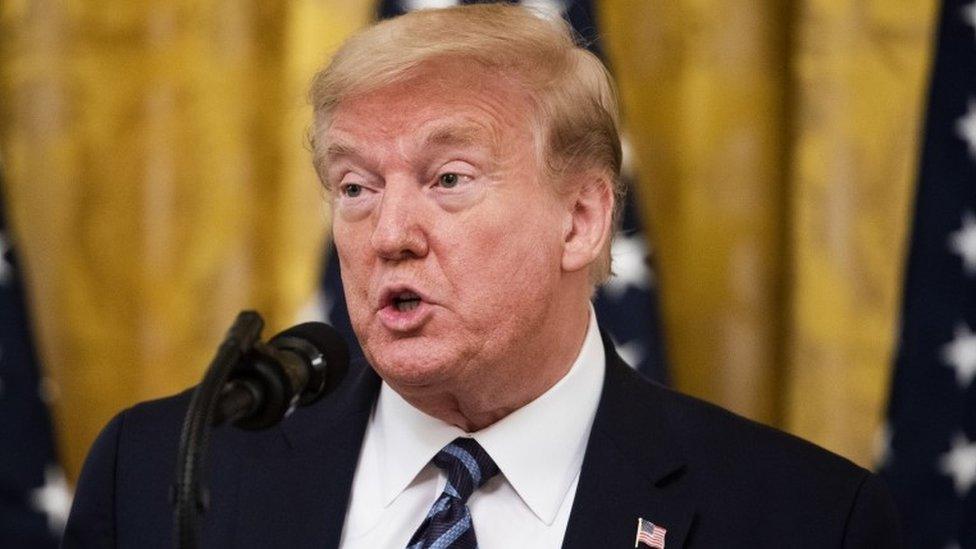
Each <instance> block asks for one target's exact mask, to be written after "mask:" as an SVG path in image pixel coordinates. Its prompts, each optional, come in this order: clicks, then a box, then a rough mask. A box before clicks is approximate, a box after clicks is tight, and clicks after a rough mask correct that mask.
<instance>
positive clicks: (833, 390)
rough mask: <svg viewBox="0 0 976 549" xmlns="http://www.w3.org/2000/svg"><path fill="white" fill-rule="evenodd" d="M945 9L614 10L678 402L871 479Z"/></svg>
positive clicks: (838, 4) (760, 6)
mask: <svg viewBox="0 0 976 549" xmlns="http://www.w3.org/2000/svg"><path fill="white" fill-rule="evenodd" d="M935 9H936V2H934V1H933V0H926V1H922V2H918V1H916V0H890V1H889V0H874V1H867V2H862V1H855V0H805V1H795V2H780V1H776V0H764V1H763V0H749V1H747V0H729V1H723V2H712V1H706V0H675V1H673V2H656V1H655V2H646V1H644V0H605V1H604V2H603V3H602V4H601V11H600V15H601V17H602V20H603V25H602V27H603V29H604V36H605V38H606V39H607V42H608V46H609V48H608V49H609V54H610V61H611V63H612V64H613V66H614V69H615V73H616V75H617V77H618V81H619V84H620V89H621V96H622V98H623V104H624V108H625V110H626V113H625V115H626V119H627V120H628V125H629V127H630V133H631V135H632V137H633V141H634V150H635V156H636V157H637V160H638V163H639V165H640V170H641V172H642V175H643V178H644V182H643V185H642V186H641V188H640V189H639V193H638V194H639V195H640V198H641V202H642V204H643V206H644V210H643V211H644V213H645V216H646V221H647V226H648V227H649V228H650V232H651V234H652V236H651V240H652V241H653V242H654V244H655V246H656V254H657V258H658V262H659V265H658V269H659V280H660V287H659V290H660V299H661V304H662V309H663V311H662V312H663V322H664V324H665V336H666V340H667V345H668V350H669V354H670V359H671V366H672V371H673V375H674V378H675V381H676V384H677V386H678V387H679V388H681V389H684V390H687V391H689V392H691V393H693V394H696V395H699V396H702V397H704V398H706V399H709V400H712V401H715V402H718V403H720V404H723V405H725V406H727V407H730V408H732V409H733V410H736V411H738V412H740V413H743V414H745V415H747V416H750V417H753V418H756V419H758V420H761V421H763V422H766V423H770V424H773V425H776V426H779V427H782V428H785V429H787V430H790V431H792V432H794V433H796V434H799V435H800V436H803V437H805V438H809V439H812V440H814V441H815V442H818V443H820V444H822V445H824V446H826V447H828V448H830V449H832V450H834V451H837V452H839V453H841V454H843V455H845V456H848V457H850V458H852V459H854V460H855V461H858V462H859V463H861V464H864V465H870V464H871V460H872V453H871V445H872V442H871V441H872V436H873V433H874V432H875V431H876V430H877V428H878V425H879V422H880V420H881V417H882V411H883V406H884V402H885V396H886V390H887V380H888V375H889V371H890V364H891V352H892V346H893V343H894V336H895V332H896V328H897V313H898V303H899V297H900V294H899V292H900V287H901V277H902V264H903V255H904V248H905V244H904V241H905V237H906V228H907V220H908V213H909V208H908V205H909V202H910V197H911V191H912V188H913V175H914V162H915V158H916V154H917V139H916V138H917V135H918V131H919V129H920V128H919V122H920V120H921V115H922V111H923V109H922V98H923V95H924V93H923V92H924V89H925V85H926V82H927V78H926V76H927V69H928V60H929V58H930V54H931V37H932V28H933V23H934V17H935Z"/></svg>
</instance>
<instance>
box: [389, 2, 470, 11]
mask: <svg viewBox="0 0 976 549" xmlns="http://www.w3.org/2000/svg"><path fill="white" fill-rule="evenodd" d="M458 1H459V0H402V1H401V2H400V7H402V8H403V11H414V10H425V9H433V8H450V7H451V6H456V5H458Z"/></svg>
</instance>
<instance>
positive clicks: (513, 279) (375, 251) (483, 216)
mask: <svg viewBox="0 0 976 549" xmlns="http://www.w3.org/2000/svg"><path fill="white" fill-rule="evenodd" d="M472 65H473V64H467V65H466V64H464V63H459V62H440V63H436V64H431V65H429V66H427V67H426V68H425V69H424V70H423V71H422V72H421V73H420V74H419V75H417V76H415V77H413V78H411V79H410V80H407V81H405V82H400V83H397V84H393V85H390V86H387V87H385V88H380V89H379V90H376V91H373V92H370V93H368V94H365V95H360V96H357V97H354V98H350V99H347V100H345V101H343V102H342V103H341V104H340V105H339V106H338V108H337V109H336V110H335V112H334V114H333V117H332V124H331V126H330V127H329V129H328V131H327V134H326V138H325V140H324V141H325V145H324V146H326V147H328V156H327V162H328V167H327V178H328V183H329V184H330V186H331V187H332V188H333V189H334V216H333V233H334V239H335V244H336V247H337V248H338V252H339V259H340V262H341V266H342V281H343V284H344V285H345V290H346V298H347V301H348V305H349V314H350V318H351V320H352V324H353V327H354V328H355V330H356V334H357V336H358V337H359V340H360V342H361V344H362V345H363V349H364V351H365V353H366V355H367V358H369V360H370V362H371V364H372V365H373V366H374V368H376V370H377V371H378V372H379V373H380V375H381V376H383V378H384V379H386V381H387V382H388V383H390V384H391V385H393V386H394V388H397V389H398V390H401V391H402V390H408V391H409V390H411V388H412V389H414V390H423V389H424V388H429V387H433V388H446V389H447V390H448V391H450V390H452V389H454V388H459V387H460V388H463V389H464V390H472V389H473V388H476V387H478V386H479V384H480V383H482V382H490V381H491V378H492V377H498V376H512V375H518V374H519V373H521V372H523V371H524V367H527V366H526V364H527V363H531V362H532V361H533V360H535V359H536V358H537V357H533V356H532V349H534V348H537V347H538V348H541V347H540V346H538V345H535V344H534V341H533V338H537V337H539V334H540V332H541V331H542V330H541V328H542V327H543V326H544V325H545V324H546V323H547V322H549V321H551V320H552V315H554V314H561V313H556V312H555V309H556V308H555V307H554V306H553V304H554V303H555V302H556V301H557V300H558V297H559V292H558V289H559V282H560V276H561V271H560V258H561V255H562V243H563V240H564V236H565V232H566V228H567V227H568V224H569V215H570V214H569V212H568V211H567V208H566V207H564V206H563V205H562V201H561V200H560V199H559V197H558V196H557V195H556V193H554V192H553V190H552V187H551V185H550V183H549V182H548V181H544V180H543V176H542V171H541V170H540V163H539V159H538V157H537V154H538V153H537V147H536V143H535V139H534V136H533V132H532V126H531V122H530V120H531V116H530V114H531V110H530V103H529V99H528V96H527V95H525V93H524V92H523V91H521V90H520V89H519V87H518V86H517V85H513V82H512V81H510V80H508V79H504V78H500V77H499V76H498V75H497V74H489V73H487V72H486V71H484V70H482V69H479V68H478V67H476V66H472ZM542 347H545V346H542ZM485 376H487V377H485ZM489 385H490V383H489ZM475 390H476V389H475Z"/></svg>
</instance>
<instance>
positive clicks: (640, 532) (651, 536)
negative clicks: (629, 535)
mask: <svg viewBox="0 0 976 549" xmlns="http://www.w3.org/2000/svg"><path fill="white" fill-rule="evenodd" d="M667 533H668V531H667V530H666V529H664V528H661V527H660V526H658V525H656V524H654V523H653V522H651V521H649V520H644V519H642V518H639V519H637V539H636V540H634V547H638V546H639V545H640V544H642V543H643V544H644V545H646V546H648V547H652V548H653V549H664V536H665V535H666V534H667Z"/></svg>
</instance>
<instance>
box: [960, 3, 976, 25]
mask: <svg viewBox="0 0 976 549" xmlns="http://www.w3.org/2000/svg"><path fill="white" fill-rule="evenodd" d="M962 19H963V21H965V22H967V23H969V24H970V25H972V26H973V30H976V2H973V3H972V4H969V5H968V6H966V7H964V8H963V9H962Z"/></svg>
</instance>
